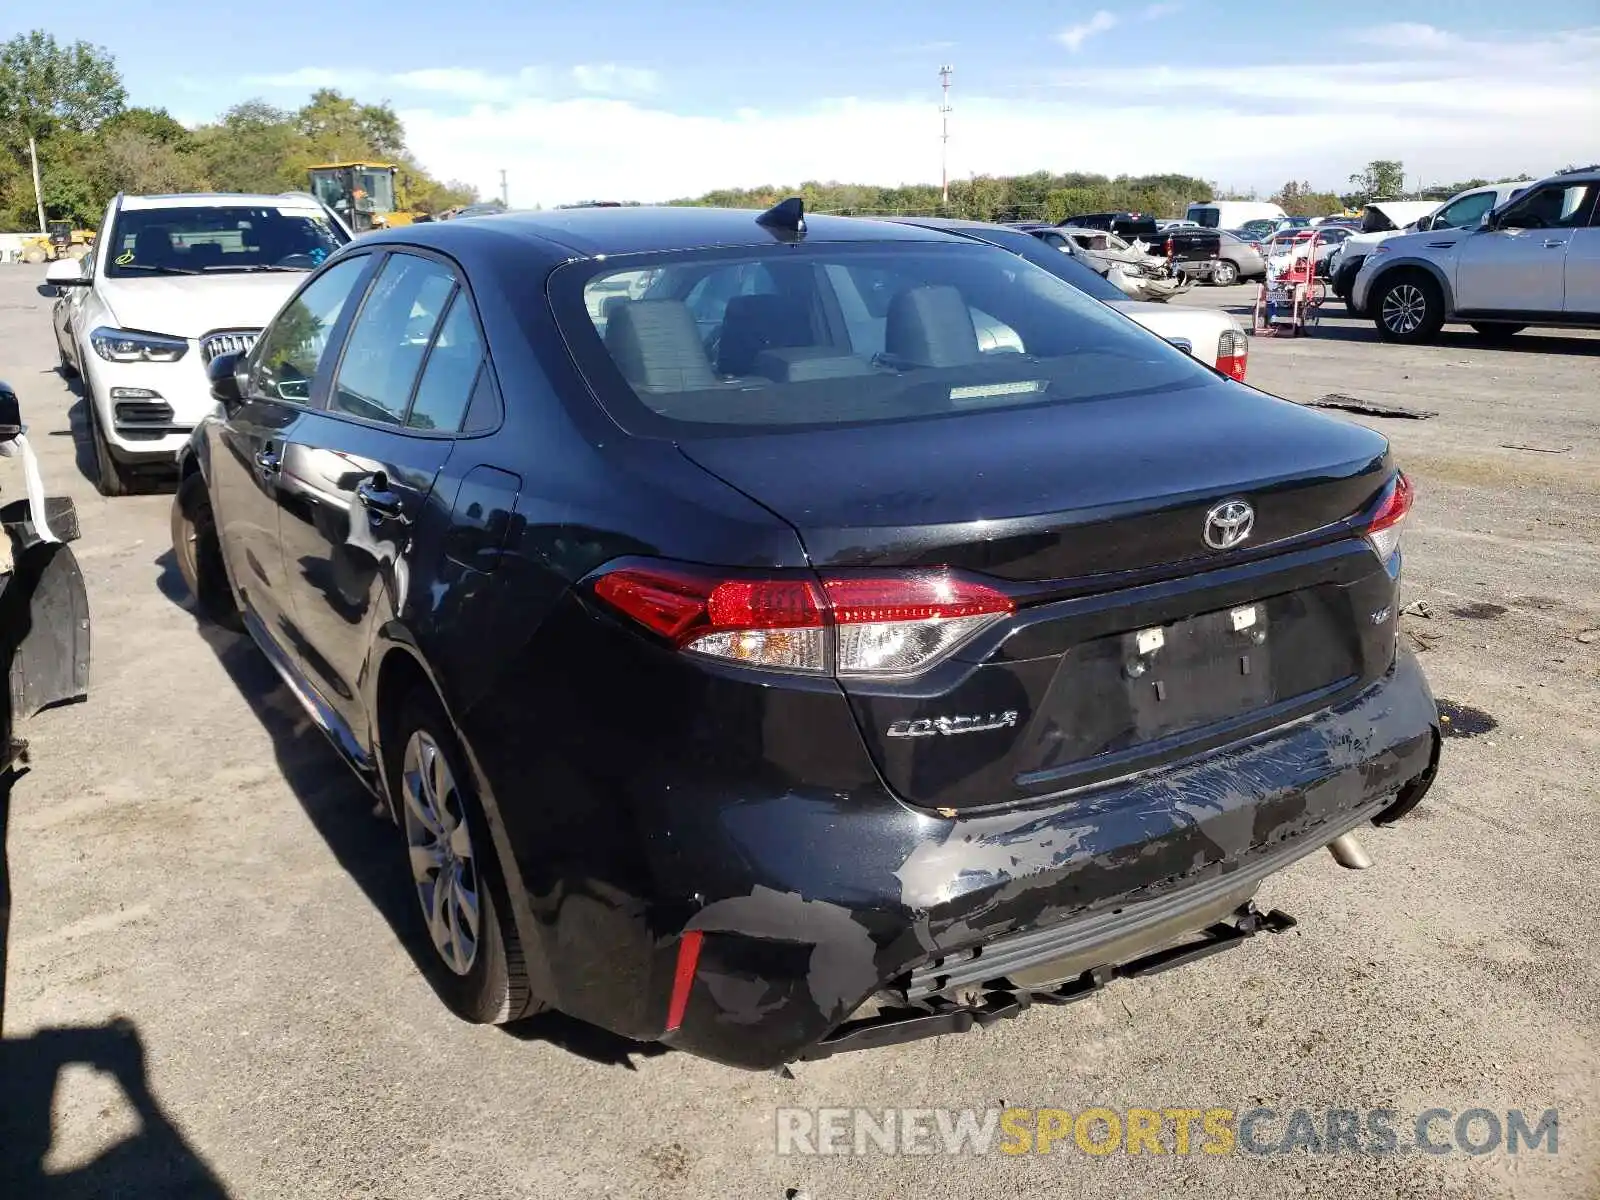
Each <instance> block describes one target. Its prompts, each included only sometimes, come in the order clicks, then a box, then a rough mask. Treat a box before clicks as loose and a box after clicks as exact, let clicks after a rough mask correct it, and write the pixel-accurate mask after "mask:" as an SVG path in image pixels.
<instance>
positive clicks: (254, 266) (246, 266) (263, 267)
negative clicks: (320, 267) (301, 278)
mask: <svg viewBox="0 0 1600 1200" xmlns="http://www.w3.org/2000/svg"><path fill="white" fill-rule="evenodd" d="M200 270H202V271H204V272H206V273H207V274H211V273H213V272H220V271H227V272H229V273H234V272H238V273H243V272H246V271H293V272H295V273H296V274H300V275H303V274H305V273H306V272H307V271H309V270H311V268H310V267H280V266H279V265H278V264H277V263H242V264H240V265H238V266H234V265H232V264H230V263H216V264H213V265H212V266H209V267H201V268H200Z"/></svg>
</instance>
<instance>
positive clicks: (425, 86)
mask: <svg viewBox="0 0 1600 1200" xmlns="http://www.w3.org/2000/svg"><path fill="white" fill-rule="evenodd" d="M545 81H546V80H545V73H544V72H541V71H540V70H539V69H538V68H536V67H524V68H523V69H522V70H521V71H518V72H517V73H516V74H515V75H493V74H490V73H489V72H487V71H480V70H478V69H476V68H475V67H427V68H424V69H422V70H419V71H402V72H400V73H399V74H397V75H389V76H387V77H385V79H384V83H385V85H387V86H390V87H393V88H396V89H398V90H400V91H402V92H407V91H414V92H431V93H434V94H437V95H441V96H454V97H457V98H458V99H462V100H505V99H510V98H512V97H515V96H518V95H524V94H530V93H535V92H538V91H540V90H541V89H542V87H543V85H544V83H545Z"/></svg>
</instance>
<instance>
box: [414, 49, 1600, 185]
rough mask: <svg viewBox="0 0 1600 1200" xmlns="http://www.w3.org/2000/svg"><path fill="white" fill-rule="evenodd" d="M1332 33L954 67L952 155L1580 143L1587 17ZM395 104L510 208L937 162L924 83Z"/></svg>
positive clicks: (1484, 170) (1411, 162) (1218, 164)
mask: <svg viewBox="0 0 1600 1200" xmlns="http://www.w3.org/2000/svg"><path fill="white" fill-rule="evenodd" d="M1335 49H1336V48H1334V47H1330V46H1329V45H1328V44H1327V43H1326V42H1323V43H1321V44H1320V45H1319V46H1318V54H1319V56H1320V61H1317V62H1310V61H1303V62H1280V63H1276V64H1271V63H1265V64H1259V65H1252V66H1251V67H1250V68H1249V69H1248V70H1239V69H1237V68H1234V67H1229V66H1216V67H1211V66H1193V67H1187V66H1178V67H1170V66H1169V67H1162V66H1150V67H1137V66H1128V65H1124V66H1084V67H1081V68H1079V69H1075V70H1073V71H1070V72H1063V73H1062V74H1061V75H1060V76H1059V78H1055V79H1053V80H1049V81H1047V82H1045V83H1043V84H1041V85H1037V86H1033V87H1031V88H1027V89H1025V90H1024V91H1022V92H1020V93H1017V94H1012V93H1006V92H1003V90H1002V89H996V88H990V89H987V90H986V89H985V88H984V87H983V85H982V84H980V83H979V82H977V81H975V80H973V81H969V84H968V90H966V91H965V92H964V94H963V95H962V97H961V99H960V101H959V103H958V104H957V106H956V111H955V113H954V116H953V118H952V123H951V138H950V166H951V170H952V173H953V174H954V175H956V176H958V177H959V176H965V175H967V174H968V173H979V174H982V173H990V174H1011V173H1020V172H1028V171H1036V170H1039V169H1040V168H1052V169H1063V168H1065V167H1068V166H1071V167H1074V168H1079V169H1084V170H1093V171H1099V172H1104V173H1106V174H1111V175H1115V174H1118V173H1120V172H1128V173H1131V174H1141V173H1145V172H1150V171H1182V172H1186V173H1188V174H1192V175H1196V176H1199V177H1200V178H1203V179H1210V180H1214V181H1216V182H1217V183H1219V184H1222V185H1224V186H1229V187H1240V188H1249V187H1256V188H1259V189H1261V190H1262V192H1263V193H1266V192H1270V191H1271V190H1272V189H1274V188H1276V187H1277V186H1278V185H1279V184H1281V183H1282V182H1283V181H1284V180H1286V179H1290V178H1293V179H1306V180H1309V181H1311V182H1312V183H1313V184H1314V185H1316V186H1319V187H1327V188H1332V189H1338V188H1342V187H1344V186H1346V179H1347V177H1348V176H1349V175H1350V174H1351V173H1352V172H1354V171H1357V170H1359V169H1360V168H1361V167H1362V166H1363V165H1365V164H1366V163H1367V162H1368V161H1370V160H1371V159H1374V158H1394V159H1399V160H1401V161H1402V162H1404V163H1405V168H1406V175H1407V178H1408V179H1409V180H1412V181H1416V180H1417V179H1419V178H1420V179H1422V180H1424V181H1427V182H1442V181H1449V180H1453V179H1462V178H1468V177H1472V176H1487V177H1490V178H1493V177H1495V176H1498V175H1505V174H1509V173H1512V172H1518V171H1530V172H1534V173H1536V174H1539V173H1545V172H1548V171H1551V170H1553V169H1555V168H1556V167H1559V166H1561V165H1563V164H1565V163H1567V162H1575V161H1584V162H1588V161H1590V160H1591V159H1592V158H1593V157H1594V154H1593V144H1592V143H1593V134H1592V130H1593V129H1594V128H1596V127H1597V126H1600V111H1597V109H1600V98H1597V95H1596V92H1595V89H1594V84H1593V81H1594V79H1595V78H1597V77H1600V30H1588V31H1584V30H1578V31H1571V32H1568V33H1564V34H1560V35H1552V36H1549V37H1546V38H1542V39H1536V40H1524V41H1521V42H1513V41H1508V40H1506V39H1504V38H1500V39H1496V40H1495V41H1493V42H1482V43H1480V42H1472V41H1467V40H1461V41H1460V42H1458V43H1453V44H1450V45H1448V46H1445V45H1443V44H1442V43H1441V44H1440V45H1439V47H1438V48H1436V49H1435V50H1434V51H1432V52H1430V51H1426V50H1424V49H1419V48H1418V47H1416V46H1415V45H1412V46H1397V47H1396V49H1395V50H1394V52H1393V53H1394V54H1395V55H1396V57H1392V58H1389V59H1383V58H1380V57H1378V55H1379V53H1381V52H1378V51H1376V50H1374V51H1372V52H1370V53H1368V52H1361V57H1362V58H1363V59H1365V60H1367V61H1362V62H1353V61H1344V62H1341V61H1339V60H1338V56H1337V54H1336V53H1335V52H1334V51H1335ZM1552 114H1564V116H1563V119H1560V120H1553V119H1551V118H1552ZM400 115H401V117H402V119H403V120H404V121H405V124H406V131H407V137H408V141H409V142H410V144H411V146H412V148H413V149H414V150H415V151H416V152H417V154H418V155H419V157H420V158H421V160H422V161H423V162H424V163H425V164H426V165H427V166H428V168H429V169H430V170H432V171H433V172H435V173H436V174H438V175H440V176H442V177H446V178H459V179H464V180H468V181H470V182H474V183H476V184H478V185H479V186H480V187H481V188H483V189H484V190H485V192H492V191H498V187H499V171H500V168H502V167H504V168H505V169H506V170H507V171H508V172H509V173H510V186H511V198H512V202H513V204H515V205H524V206H525V205H532V204H534V203H541V204H545V205H550V204H556V203H566V202H571V201H576V200H585V199H613V200H643V201H652V200H667V199H671V198H673V197H677V196H691V195H698V194H700V193H702V192H705V191H708V190H710V189H712V188H718V187H752V186H756V185H760V184H782V183H791V184H797V183H800V182H802V181H804V180H807V179H825V180H826V179H835V180H848V181H852V182H862V183H880V184H895V183H910V182H918V181H929V180H937V179H938V176H939V140H938V137H939V117H938V110H937V105H936V104H935V103H931V102H929V101H927V100H925V99H923V98H921V97H920V96H916V97H906V98H903V99H897V98H879V99H867V98H860V99H836V100H831V101H823V102H820V103H817V104H814V105H810V106H807V107H804V108H796V107H785V108H781V109H777V110H772V111H767V110H760V111H758V110H755V109H750V108H744V109H739V110H733V111H727V112H723V113H717V114H710V115H690V114H687V113H679V112H674V111H671V109H670V108H669V107H667V106H666V105H665V104H664V103H662V102H660V101H651V100H642V99H624V98H617V97H600V96H568V97H565V98H563V97H559V96H549V95H542V96H523V97H519V98H517V99H514V100H511V101H506V102H499V101H485V102H482V103H477V104H474V105H472V106H471V107H470V109H468V110H467V111H459V110H455V111H444V110H442V109H440V108H439V107H437V106H435V105H432V104H426V103H419V104H416V105H414V106H402V111H401V114H400ZM1153 129H1159V130H1160V131H1161V136H1160V137H1152V136H1151V130H1153ZM1069 136H1070V143H1069V141H1068V139H1069ZM1069 144H1070V152H1068V151H1066V150H1063V149H1061V148H1062V147H1063V146H1067V145H1069ZM1063 154H1066V157H1065V158H1063Z"/></svg>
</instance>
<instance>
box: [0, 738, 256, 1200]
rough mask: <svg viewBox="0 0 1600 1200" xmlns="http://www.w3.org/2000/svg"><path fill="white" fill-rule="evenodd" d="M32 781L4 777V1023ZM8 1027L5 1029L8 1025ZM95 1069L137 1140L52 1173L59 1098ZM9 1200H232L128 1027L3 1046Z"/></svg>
mask: <svg viewBox="0 0 1600 1200" xmlns="http://www.w3.org/2000/svg"><path fill="white" fill-rule="evenodd" d="M25 775H26V773H25V772H22V773H19V772H16V771H12V770H9V769H7V770H4V771H0V1022H3V1020H4V1016H5V987H4V983H5V972H6V965H7V964H6V959H7V953H6V951H7V937H8V934H9V925H10V914H11V879H10V868H9V864H8V861H7V857H6V853H7V851H6V845H7V843H6V827H7V825H8V823H9V817H10V810H11V802H12V793H13V787H14V785H15V784H16V783H17V782H18V781H19V779H21V778H25ZM0 1028H3V1024H0ZM74 1067H87V1068H89V1069H91V1070H94V1071H96V1072H99V1073H100V1074H102V1075H107V1076H110V1077H111V1079H113V1080H114V1081H115V1082H116V1083H117V1085H118V1087H120V1088H121V1090H122V1094H123V1096H124V1097H125V1098H126V1100H127V1103H128V1105H129V1107H131V1108H132V1109H133V1111H134V1113H135V1115H136V1116H137V1117H138V1122H139V1129H138V1132H137V1133H135V1134H133V1135H132V1136H130V1137H127V1138H124V1139H122V1140H121V1141H119V1142H117V1143H116V1144H115V1145H113V1146H111V1147H110V1148H108V1149H106V1150H103V1151H101V1152H100V1153H99V1154H98V1155H96V1156H95V1157H94V1158H92V1159H90V1160H89V1161H88V1162H84V1163H78V1164H76V1165H74V1166H72V1167H69V1168H67V1169H65V1170H47V1168H46V1164H47V1163H48V1162H49V1161H50V1158H51V1148H52V1145H53V1143H54V1141H55V1138H56V1132H57V1131H56V1128H55V1120H54V1114H55V1110H56V1093H57V1091H58V1090H59V1088H60V1086H61V1081H62V1078H63V1076H64V1075H65V1073H66V1072H67V1071H68V1070H69V1069H70V1068H74ZM0 1195H3V1196H15V1197H18V1200H22V1198H23V1197H26V1198H27V1200H101V1198H102V1197H107V1196H117V1197H125V1198H127V1200H227V1198H228V1193H227V1191H226V1190H225V1189H224V1188H223V1186H222V1183H221V1181H220V1180H218V1178H217V1177H216V1175H215V1173H214V1172H213V1171H212V1169H211V1167H210V1166H209V1165H208V1164H207V1163H206V1161H205V1160H204V1158H202V1157H201V1156H200V1154H199V1153H197V1152H196V1151H195V1150H194V1148H193V1147H191V1146H190V1145H189V1143H188V1142H187V1141H186V1140H185V1139H184V1137H183V1135H182V1134H181V1133H180V1132H178V1129H177V1127H176V1126H175V1125H173V1123H172V1121H171V1119H170V1118H169V1117H168V1116H167V1114H166V1112H165V1110H164V1109H163V1108H162V1107H161V1104H160V1102H159V1101H158V1100H157V1099H156V1097H155V1093H154V1092H153V1091H152V1090H151V1087H150V1077H149V1072H148V1070H147V1069H146V1054H145V1048H144V1042H143V1039H142V1038H140V1036H139V1031H138V1029H137V1028H136V1027H135V1026H134V1025H133V1024H132V1023H131V1022H129V1021H126V1020H124V1019H122V1018H113V1019H112V1020H110V1021H107V1022H106V1023H104V1024H102V1025H79V1026H71V1027H57V1028H46V1029H38V1030H35V1031H34V1032H33V1033H30V1034H28V1035H26V1036H24V1037H12V1038H4V1037H0Z"/></svg>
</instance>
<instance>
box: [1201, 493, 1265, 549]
mask: <svg viewBox="0 0 1600 1200" xmlns="http://www.w3.org/2000/svg"><path fill="white" fill-rule="evenodd" d="M1255 523H1256V510H1255V509H1253V508H1251V507H1250V505H1249V503H1248V502H1246V501H1244V500H1224V501H1223V502H1222V503H1221V504H1216V505H1213V506H1212V508H1211V511H1210V512H1208V513H1206V545H1208V546H1210V547H1211V548H1212V549H1213V550H1230V549H1232V548H1233V547H1234V546H1237V545H1238V544H1239V543H1240V542H1242V541H1244V540H1245V538H1247V537H1249V536H1250V531H1251V530H1252V529H1253V528H1255Z"/></svg>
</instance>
